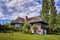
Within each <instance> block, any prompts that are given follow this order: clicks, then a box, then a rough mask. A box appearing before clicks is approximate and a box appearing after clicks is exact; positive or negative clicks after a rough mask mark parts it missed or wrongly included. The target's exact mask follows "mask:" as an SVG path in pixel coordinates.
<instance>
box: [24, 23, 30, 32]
mask: <svg viewBox="0 0 60 40" xmlns="http://www.w3.org/2000/svg"><path fill="white" fill-rule="evenodd" d="M23 32H24V33H30V24H29V23H28V22H25V23H24V25H23Z"/></svg>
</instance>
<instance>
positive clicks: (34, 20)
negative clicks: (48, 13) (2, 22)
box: [12, 16, 46, 23]
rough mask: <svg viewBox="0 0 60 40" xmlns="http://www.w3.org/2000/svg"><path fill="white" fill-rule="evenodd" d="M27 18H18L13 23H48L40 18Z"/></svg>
mask: <svg viewBox="0 0 60 40" xmlns="http://www.w3.org/2000/svg"><path fill="white" fill-rule="evenodd" d="M26 18H27V17H26ZM26 18H21V17H17V19H16V20H13V21H12V23H24V22H25V20H27V22H29V23H34V22H40V21H43V22H45V23H46V21H44V20H43V19H42V18H41V17H40V16H37V17H32V18H28V19H26Z"/></svg>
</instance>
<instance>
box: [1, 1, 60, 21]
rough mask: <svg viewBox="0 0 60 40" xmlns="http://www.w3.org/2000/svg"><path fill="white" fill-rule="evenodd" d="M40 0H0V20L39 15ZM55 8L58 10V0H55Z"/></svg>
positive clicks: (59, 3)
mask: <svg viewBox="0 0 60 40" xmlns="http://www.w3.org/2000/svg"><path fill="white" fill-rule="evenodd" d="M41 1H42V0H0V20H5V19H10V20H14V19H16V18H17V17H18V16H20V17H25V16H28V17H34V16H39V15H40V11H41V8H42V4H41ZM55 2H56V9H57V11H58V12H60V1H59V0H55Z"/></svg>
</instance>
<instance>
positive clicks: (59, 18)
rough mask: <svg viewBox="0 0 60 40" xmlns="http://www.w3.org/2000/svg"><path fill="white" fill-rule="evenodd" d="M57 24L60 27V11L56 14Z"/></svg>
mask: <svg viewBox="0 0 60 40" xmlns="http://www.w3.org/2000/svg"><path fill="white" fill-rule="evenodd" d="M57 26H58V27H60V12H59V14H57Z"/></svg>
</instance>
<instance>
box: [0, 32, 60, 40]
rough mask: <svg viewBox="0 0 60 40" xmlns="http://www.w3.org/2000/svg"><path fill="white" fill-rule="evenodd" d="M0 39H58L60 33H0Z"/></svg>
mask: <svg viewBox="0 0 60 40" xmlns="http://www.w3.org/2000/svg"><path fill="white" fill-rule="evenodd" d="M0 40H60V35H47V34H46V35H37V34H23V33H13V36H12V33H0Z"/></svg>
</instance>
